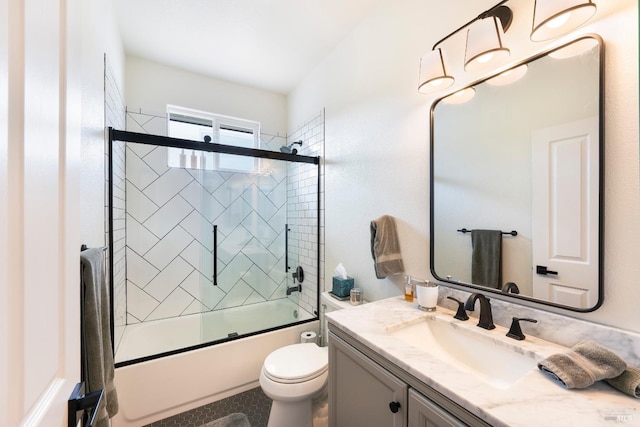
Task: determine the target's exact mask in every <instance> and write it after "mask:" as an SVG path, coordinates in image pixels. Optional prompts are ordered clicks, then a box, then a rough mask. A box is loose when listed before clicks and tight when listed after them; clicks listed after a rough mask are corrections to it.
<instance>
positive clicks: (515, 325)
mask: <svg viewBox="0 0 640 427" xmlns="http://www.w3.org/2000/svg"><path fill="white" fill-rule="evenodd" d="M520 320H524V321H525V322H531V323H538V321H537V320H536V319H523V318H519V317H514V318H513V320H512V321H511V327H510V328H509V332H507V336H508V337H509V338H513V339H514V340H519V341H522V340H523V339H524V338H525V335H524V334H523V333H522V329H521V328H520Z"/></svg>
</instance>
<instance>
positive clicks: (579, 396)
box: [326, 297, 640, 427]
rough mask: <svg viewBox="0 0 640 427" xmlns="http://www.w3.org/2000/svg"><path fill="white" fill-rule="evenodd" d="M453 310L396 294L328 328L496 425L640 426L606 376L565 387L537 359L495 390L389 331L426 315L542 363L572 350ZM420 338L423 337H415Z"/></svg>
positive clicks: (637, 413)
mask: <svg viewBox="0 0 640 427" xmlns="http://www.w3.org/2000/svg"><path fill="white" fill-rule="evenodd" d="M453 314H454V313H453V312H452V311H451V310H449V309H447V308H444V307H440V306H438V308H437V310H436V311H435V312H432V313H427V312H424V311H421V310H418V308H417V304H416V303H410V302H407V301H405V300H404V299H403V298H402V297H393V298H388V299H385V300H381V301H376V302H372V303H368V304H365V305H361V306H358V307H354V308H353V309H351V310H339V311H333V312H330V313H327V314H326V316H327V319H328V320H329V327H330V329H336V328H337V329H339V330H341V331H343V332H345V333H347V334H348V335H349V336H351V337H353V338H354V339H356V340H357V341H359V342H361V343H363V344H364V345H366V346H367V347H369V348H371V349H372V350H373V351H375V352H377V353H379V354H380V355H382V356H384V357H385V358H386V359H387V360H389V361H390V362H391V363H393V364H395V365H397V366H398V367H400V368H401V369H402V370H404V371H406V372H407V373H408V374H410V375H413V376H414V377H416V378H418V379H419V380H420V381H422V382H423V383H424V384H426V385H428V386H430V387H432V388H433V389H435V390H436V391H438V392H440V393H441V394H443V395H444V396H446V397H448V398H449V399H451V400H452V401H454V402H456V403H457V404H459V405H460V406H462V407H464V408H466V409H467V410H468V411H469V412H471V413H473V414H474V415H476V416H477V417H479V418H481V419H483V420H484V421H486V422H487V423H489V424H491V425H493V426H496V427H498V426H513V427H516V426H526V427H530V426H538V425H540V426H543V425H548V426H581V427H587V426H612V425H623V426H640V401H639V400H638V399H634V398H633V397H630V396H627V395H625V394H622V393H620V392H619V391H617V390H615V389H613V388H611V387H610V386H608V385H607V384H606V383H604V382H603V381H599V382H597V383H596V384H594V385H592V386H590V387H588V388H586V389H581V390H576V389H572V390H567V389H566V388H564V387H563V386H562V385H560V384H559V383H557V382H556V381H554V380H552V379H551V378H550V377H549V376H547V375H545V374H543V373H542V372H541V371H540V370H539V369H538V368H537V366H536V364H535V362H534V363H532V366H531V371H529V372H528V373H526V374H525V375H524V376H523V377H521V378H520V379H519V380H518V381H517V382H515V383H514V384H512V385H511V386H509V387H508V388H506V389H503V388H496V387H494V386H492V385H489V384H488V383H486V382H484V381H482V380H481V379H480V378H479V377H475V376H473V375H469V374H468V373H467V372H464V371H463V370H461V369H458V368H456V367H455V366H453V365H450V364H449V363H446V362H444V361H442V360H441V359H438V358H436V357H433V356H430V355H429V354H428V353H425V352H424V351H423V350H420V349H418V348H417V347H415V346H412V345H410V344H408V343H406V342H404V341H402V340H400V339H398V338H395V337H393V336H392V335H390V334H389V333H388V332H387V331H389V330H393V328H400V327H402V326H403V325H410V324H412V323H415V322H419V321H420V320H421V319H423V318H426V317H428V316H445V317H448V319H447V321H450V322H451V323H452V326H453V327H456V328H475V329H476V331H477V330H479V331H480V332H481V333H483V334H486V336H487V338H488V339H489V340H491V343H492V344H494V345H509V346H513V345H514V343H515V345H517V346H519V347H520V348H521V349H522V351H523V352H525V353H526V352H531V353H529V354H535V356H534V357H535V359H536V361H539V360H542V359H543V358H544V357H547V356H549V355H551V354H554V353H558V352H562V351H566V350H567V348H566V347H562V346H559V345H557V344H553V343H550V342H547V341H543V340H540V339H537V338H536V337H532V336H530V335H528V334H527V329H526V325H523V330H524V332H525V334H526V335H527V338H526V339H525V340H524V341H515V340H513V339H511V338H507V337H506V336H505V335H506V332H507V329H506V328H504V327H501V326H498V325H496V329H494V330H491V331H485V330H483V329H481V328H478V327H477V326H475V325H476V323H477V318H475V317H471V318H470V319H469V320H468V321H466V322H462V321H459V320H456V319H451V317H452V316H453ZM417 338H419V337H417Z"/></svg>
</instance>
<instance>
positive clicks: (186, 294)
mask: <svg viewBox="0 0 640 427" xmlns="http://www.w3.org/2000/svg"><path fill="white" fill-rule="evenodd" d="M127 129H128V130H130V131H135V132H145V133H154V134H161V135H162V134H165V132H164V129H166V118H165V117H162V116H158V115H152V114H146V113H142V112H139V113H135V112H131V111H129V112H127ZM261 137H262V144H263V148H266V149H270V150H274V151H277V150H279V147H280V146H281V145H285V144H286V143H287V139H286V138H284V137H280V136H269V135H264V134H263V135H261ZM293 138H296V139H303V140H304V141H305V143H304V145H303V147H302V150H301V154H305V155H312V156H315V155H322V149H323V143H324V118H323V115H322V114H321V115H319V116H317V117H316V118H314V119H312V120H311V121H309V122H308V123H306V124H304V125H303V126H301V127H300V128H299V129H298V130H296V132H294V133H293V134H292V135H291V136H290V137H289V138H288V140H289V141H293V140H294V139H293ZM164 150H165V149H163V148H162V147H155V146H146V145H142V144H127V148H126V156H125V157H126V166H125V167H124V168H123V169H124V170H126V172H127V173H126V176H127V179H126V201H127V202H126V207H127V214H126V227H127V238H126V244H127V270H128V272H127V273H128V274H127V292H126V294H127V323H128V324H131V323H137V322H141V321H149V320H155V319H161V318H166V317H173V316H179V315H185V314H191V313H199V312H203V311H208V310H211V309H220V308H226V307H232V306H237V305H243V304H252V303H255V302H260V301H265V300H268V299H274V298H283V297H285V287H286V286H285V285H286V279H287V277H286V275H285V273H284V269H283V266H284V259H283V258H282V257H283V255H284V224H285V222H286V221H287V220H288V221H289V227H290V229H291V230H292V232H290V234H289V257H290V261H289V264H290V265H291V266H293V267H295V266H297V265H302V266H303V268H304V269H305V282H307V283H309V284H315V283H316V280H317V277H316V271H317V267H318V265H317V246H318V245H317V231H318V229H317V190H316V189H317V181H318V177H317V167H316V166H315V165H314V166H310V165H305V164H293V163H288V164H286V163H284V162H275V161H271V162H272V163H273V165H272V166H274V165H276V163H280V165H277V166H275V167H274V171H273V173H272V174H271V175H269V176H260V175H250V174H240V173H223V172H216V171H198V170H189V169H179V168H168V167H167V166H166V154H165V153H166V152H165V151H164ZM285 168H286V169H285ZM115 169H117V168H115V167H114V174H115ZM124 170H123V172H124ZM287 175H288V179H287V178H286V177H287ZM265 183H266V187H265V186H264V184H265ZM261 185H262V186H263V188H262V189H260V188H261V187H260V186H261ZM159 189H162V191H158V190H159ZM202 198H204V199H205V200H206V201H207V203H202V200H201V199H202ZM254 200H255V201H257V204H256V206H255V208H254V207H251V203H248V201H254ZM221 202H230V203H229V205H228V207H227V208H226V209H225V208H224V207H223V204H224V203H221ZM116 204H117V201H114V205H116ZM287 216H288V219H287ZM214 218H218V219H216V223H218V224H219V228H218V233H219V234H218V246H219V260H218V263H219V264H218V271H219V286H217V287H214V286H213V285H212V281H211V280H210V277H211V274H212V267H211V264H212V262H211V259H212V255H211V249H212V237H211V234H210V231H209V232H205V234H204V235H202V233H200V229H201V228H203V227H204V228H205V229H207V228H209V227H211V225H210V224H211V223H212V221H213V219H214ZM220 221H221V222H220ZM223 225H224V226H223ZM223 230H225V231H223ZM207 231H208V230H207ZM259 238H260V239H261V240H262V241H263V243H262V244H261V243H259ZM234 246H235V247H243V250H242V251H240V252H239V253H238V254H237V255H236V256H235V257H233V256H232V255H231V252H230V251H225V249H228V248H230V247H234ZM245 252H247V253H249V252H250V254H249V255H250V256H247V254H246V253H245ZM201 255H202V256H201ZM201 260H204V262H201ZM296 260H297V261H296ZM227 265H229V268H232V267H234V266H236V267H238V268H240V269H241V270H242V271H246V272H247V273H246V274H245V275H244V276H243V277H242V278H238V277H236V280H234V281H233V282H230V281H229V280H228V279H227V280H226V281H225V277H224V276H225V271H227V273H228V270H227V269H226V266H227ZM310 288H311V287H309V288H305V292H303V293H301V294H299V295H296V294H295V293H294V294H293V295H292V297H294V298H296V297H298V296H299V297H300V305H301V306H302V308H304V309H305V310H308V311H310V312H312V311H313V310H315V306H316V298H317V297H316V290H315V286H313V288H314V289H310Z"/></svg>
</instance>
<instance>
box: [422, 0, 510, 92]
mask: <svg viewBox="0 0 640 427" xmlns="http://www.w3.org/2000/svg"><path fill="white" fill-rule="evenodd" d="M507 1H508V0H503V1H501V2H500V3H498V4H496V5H495V6H493V7H492V8H491V9H489V10H486V11H484V12H482V13H481V14H480V15H478V16H477V17H475V18H474V19H472V20H471V21H469V22H467V23H466V24H464V25H463V26H461V27H460V28H458V29H457V30H455V31H452V32H451V33H449V34H447V35H446V36H444V37H443V38H442V39H440V40H438V41H437V42H436V43H435V44H434V45H433V47H432V48H431V51H430V52H428V53H426V54H424V55H423V56H422V58H421V59H420V80H419V82H418V91H419V92H420V93H431V92H435V91H437V90H442V89H446V88H448V87H450V86H451V85H452V84H453V83H454V82H455V78H454V77H453V76H452V75H451V74H449V73H448V71H447V66H446V61H447V59H446V56H445V52H444V51H443V50H442V49H441V48H438V46H439V45H440V44H441V43H442V42H444V41H445V40H447V39H448V38H449V37H451V36H453V35H454V34H457V33H459V32H460V31H462V30H464V29H465V28H467V27H470V26H471V27H470V28H469V31H468V32H467V47H466V55H465V70H469V71H471V70H475V69H482V68H484V67H488V66H490V65H495V63H497V62H498V61H499V60H501V59H504V58H505V57H506V56H509V49H507V48H506V47H505V46H504V41H503V39H504V32H505V31H507V29H508V28H509V26H510V25H511V21H512V20H513V12H512V11H511V9H510V8H508V7H507V6H503V5H504V3H506V2H507Z"/></svg>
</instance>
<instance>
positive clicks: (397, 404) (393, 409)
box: [389, 402, 401, 414]
mask: <svg viewBox="0 0 640 427" xmlns="http://www.w3.org/2000/svg"><path fill="white" fill-rule="evenodd" d="M400 406H401V405H400V402H389V409H390V410H391V412H393V413H394V414H395V413H397V412H398V411H399V410H400Z"/></svg>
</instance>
